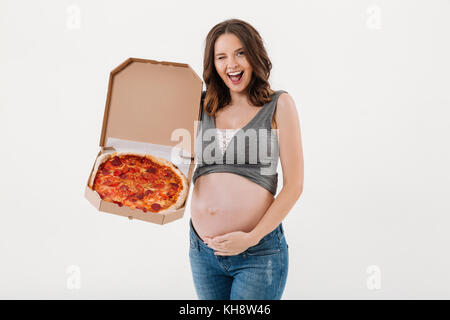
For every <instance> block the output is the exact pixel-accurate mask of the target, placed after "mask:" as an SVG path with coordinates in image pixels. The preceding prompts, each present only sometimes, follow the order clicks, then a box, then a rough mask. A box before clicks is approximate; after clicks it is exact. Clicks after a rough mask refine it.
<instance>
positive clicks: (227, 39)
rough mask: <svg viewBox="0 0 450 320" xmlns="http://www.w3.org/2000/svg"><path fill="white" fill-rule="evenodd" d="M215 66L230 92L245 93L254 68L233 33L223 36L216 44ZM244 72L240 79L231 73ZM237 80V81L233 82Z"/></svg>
mask: <svg viewBox="0 0 450 320" xmlns="http://www.w3.org/2000/svg"><path fill="white" fill-rule="evenodd" d="M214 65H215V67H216V70H217V73H218V74H219V76H220V77H221V78H222V80H223V82H225V84H226V85H227V86H228V88H229V89H230V91H234V92H244V91H245V89H246V88H247V86H248V85H249V83H250V80H251V79H252V71H253V70H252V67H251V66H250V63H249V62H248V60H247V58H246V52H244V49H243V46H242V43H241V41H240V40H239V38H238V37H236V36H235V35H234V34H232V33H227V34H222V35H221V36H220V37H218V38H217V40H216V43H215V44H214ZM237 72H241V73H242V72H243V74H242V76H241V77H240V79H239V78H232V77H230V75H229V74H230V73H237ZM233 80H236V81H233Z"/></svg>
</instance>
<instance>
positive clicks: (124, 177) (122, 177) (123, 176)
mask: <svg viewBox="0 0 450 320" xmlns="http://www.w3.org/2000/svg"><path fill="white" fill-rule="evenodd" d="M127 177H128V173H122V174H121V175H120V178H121V179H126V178H127Z"/></svg>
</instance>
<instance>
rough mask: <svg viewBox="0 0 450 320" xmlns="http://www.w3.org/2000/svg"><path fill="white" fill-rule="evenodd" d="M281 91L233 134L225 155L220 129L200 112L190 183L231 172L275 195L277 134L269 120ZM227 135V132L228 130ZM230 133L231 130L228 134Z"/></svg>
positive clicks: (204, 92)
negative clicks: (199, 178) (217, 173)
mask: <svg viewBox="0 0 450 320" xmlns="http://www.w3.org/2000/svg"><path fill="white" fill-rule="evenodd" d="M283 92H286V91H284V90H278V91H275V93H274V94H272V96H271V98H272V101H270V102H268V103H266V104H264V105H263V106H262V108H261V109H260V110H259V111H258V112H257V114H256V115H255V116H254V117H253V118H252V119H251V120H250V122H248V123H247V124H246V125H245V126H244V127H242V128H241V129H239V130H237V131H236V130H235V133H234V135H233V137H232V138H231V140H230V141H229V143H228V145H227V146H226V148H225V152H224V153H222V150H221V148H220V144H219V143H220V139H219V138H220V134H219V131H220V130H219V129H216V127H215V119H214V117H211V116H209V115H208V114H207V113H206V112H204V110H203V99H204V97H205V95H206V91H203V93H202V108H201V110H202V114H201V121H200V124H199V130H198V134H197V137H196V140H195V151H194V153H195V163H196V164H197V166H196V168H195V171H194V175H193V177H192V181H193V183H195V181H196V180H197V178H198V177H200V176H202V175H204V174H209V173H214V172H230V173H234V174H238V175H241V176H243V177H245V178H247V179H249V180H251V181H253V182H255V183H257V184H259V185H261V186H262V187H264V188H266V189H267V190H269V191H270V193H272V194H273V195H275V194H276V191H277V184H278V172H277V167H278V158H279V149H278V134H277V130H274V129H272V118H273V114H274V111H275V107H276V104H277V101H278V97H279V96H280V94H281V93H283ZM227 131H228V130H227ZM229 131H230V132H233V131H232V130H229Z"/></svg>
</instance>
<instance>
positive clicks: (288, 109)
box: [272, 92, 297, 129]
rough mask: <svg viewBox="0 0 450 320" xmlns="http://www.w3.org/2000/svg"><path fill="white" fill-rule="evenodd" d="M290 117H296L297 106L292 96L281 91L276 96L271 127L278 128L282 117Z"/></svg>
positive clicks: (281, 122)
mask: <svg viewBox="0 0 450 320" xmlns="http://www.w3.org/2000/svg"><path fill="white" fill-rule="evenodd" d="M292 117H297V107H296V105H295V102H294V99H293V98H292V96H291V95H290V94H289V93H287V92H283V93H281V94H280V96H279V97H278V101H277V106H276V108H275V112H274V116H273V121H272V128H274V129H276V128H278V127H279V126H280V125H282V124H283V122H284V121H283V120H284V119H289V118H292Z"/></svg>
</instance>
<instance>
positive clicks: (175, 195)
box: [89, 152, 188, 213]
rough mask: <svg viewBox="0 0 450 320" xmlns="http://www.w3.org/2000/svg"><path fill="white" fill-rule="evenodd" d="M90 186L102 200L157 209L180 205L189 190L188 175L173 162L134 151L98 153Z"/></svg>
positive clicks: (134, 206) (160, 210)
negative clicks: (99, 154)
mask: <svg viewBox="0 0 450 320" xmlns="http://www.w3.org/2000/svg"><path fill="white" fill-rule="evenodd" d="M89 187H90V188H91V189H93V190H94V191H96V192H97V193H98V194H99V196H100V198H101V199H102V200H104V201H109V202H113V203H115V204H117V205H118V206H120V207H121V206H127V207H130V208H132V209H140V210H142V211H144V212H158V213H161V212H164V211H167V210H175V209H178V208H180V207H181V206H182V205H183V204H184V202H185V200H186V196H187V191H188V184H187V179H186V177H185V176H184V175H183V173H182V172H181V171H180V170H179V169H178V167H177V166H176V165H174V164H173V163H171V162H170V161H167V160H166V159H163V158H159V157H155V156H151V155H148V154H141V153H135V152H113V153H106V154H103V155H101V156H99V157H98V159H97V161H96V163H95V166H94V170H93V172H92V175H91V178H90V180H89Z"/></svg>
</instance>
